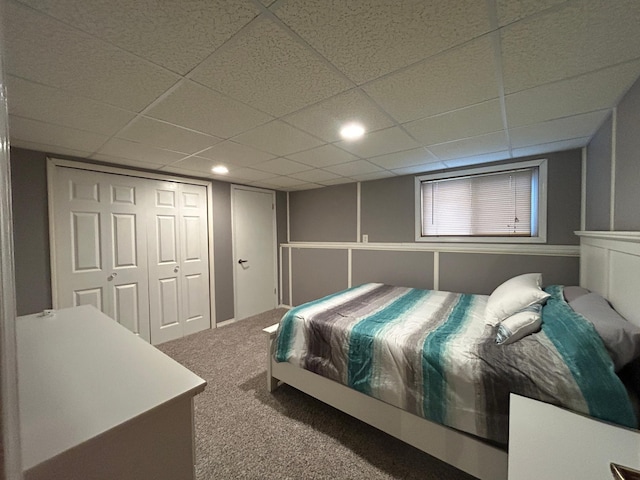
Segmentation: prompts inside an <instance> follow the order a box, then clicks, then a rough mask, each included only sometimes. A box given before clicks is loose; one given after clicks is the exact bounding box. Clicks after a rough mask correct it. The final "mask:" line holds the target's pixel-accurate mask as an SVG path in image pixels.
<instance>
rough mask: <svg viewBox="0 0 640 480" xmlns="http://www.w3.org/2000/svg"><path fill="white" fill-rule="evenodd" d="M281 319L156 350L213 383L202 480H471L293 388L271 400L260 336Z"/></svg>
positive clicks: (259, 319)
mask: <svg viewBox="0 0 640 480" xmlns="http://www.w3.org/2000/svg"><path fill="white" fill-rule="evenodd" d="M284 312H285V310H283V309H279V310H273V311H271V312H266V313H263V314H261V315H256V316H255V317H251V318H249V319H246V320H242V321H239V322H236V323H233V324H230V325H227V326H224V327H220V328H217V329H213V330H206V331H204V332H201V333H197V334H194V335H190V336H188V337H185V338H182V339H179V340H175V341H172V342H168V343H165V344H162V345H160V346H159V348H160V350H162V351H163V352H165V353H166V354H167V355H169V356H171V357H172V358H174V359H175V360H176V361H178V362H180V363H181V364H182V365H184V366H185V367H187V368H189V369H190V370H192V371H193V372H195V373H196V374H197V375H199V376H201V377H202V378H204V379H205V380H206V381H207V383H208V385H207V387H206V389H205V391H204V392H203V393H201V394H199V395H198V396H197V397H196V398H195V425H196V428H195V430H196V477H197V479H198V480H214V479H216V480H217V479H295V480H299V479H332V480H336V479H354V480H355V479H367V480H373V479H416V480H417V479H427V480H431V479H434V480H435V479H443V480H471V479H473V477H471V476H469V475H467V474H465V473H463V472H461V471H459V470H457V469H455V468H453V467H451V466H449V465H447V464H445V463H443V462H441V461H439V460H437V459H435V458H433V457H430V456H429V455H426V454H425V453H423V452H420V451H419V450H417V449H415V448H413V447H411V446H409V445H407V444H405V443H403V442H400V441H399V440H396V439H395V438H393V437H391V436H389V435H387V434H385V433H383V432H381V431H379V430H377V429H375V428H373V427H370V426H369V425H366V424H364V423H362V422H360V421H359V420H356V419H354V418H352V417H350V416H348V415H346V414H344V413H342V412H340V411H338V410H336V409H334V408H332V407H330V406H328V405H326V404H324V403H322V402H320V401H318V400H316V399H314V398H311V397H309V396H307V395H305V394H303V393H301V392H299V391H298V390H295V389H294V388H292V387H289V386H288V385H282V386H280V387H279V388H278V389H277V390H276V391H275V392H273V393H269V392H267V390H266V338H265V337H264V334H263V333H262V332H261V329H262V328H264V327H266V326H269V325H272V324H274V323H276V322H277V321H278V320H279V319H280V317H281V316H282V315H283V313H284Z"/></svg>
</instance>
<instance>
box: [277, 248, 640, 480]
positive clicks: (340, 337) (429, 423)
mask: <svg viewBox="0 0 640 480" xmlns="http://www.w3.org/2000/svg"><path fill="white" fill-rule="evenodd" d="M584 243H585V246H583V249H585V252H587V253H583V262H587V263H586V264H583V265H582V267H581V269H582V273H583V280H584V284H585V285H587V284H588V285H589V286H591V287H592V289H593V290H594V292H591V291H589V290H583V292H580V293H581V295H579V296H581V297H582V300H580V299H578V298H575V299H567V298H566V297H565V289H564V288H563V287H562V286H553V285H552V286H547V287H546V288H545V289H544V290H543V289H541V288H539V283H540V278H539V277H537V276H535V275H533V274H530V275H523V276H521V277H528V278H527V281H526V282H525V283H526V284H527V285H526V286H527V288H528V290H527V288H525V289H524V290H523V289H522V288H521V287H522V285H520V284H521V283H522V282H523V280H522V278H520V277H516V278H515V279H512V280H510V281H509V282H505V283H506V284H507V285H510V286H509V288H503V286H501V287H499V288H498V289H496V291H494V293H493V294H492V295H491V296H486V295H464V294H458V293H454V292H438V291H428V290H417V289H411V288H404V287H396V286H389V285H381V284H365V285H361V286H356V287H353V288H351V289H348V290H346V291H343V292H338V293H336V294H333V295H330V296H328V297H325V298H323V299H319V300H316V301H314V302H310V303H308V304H305V305H301V306H298V307H296V308H294V309H292V310H290V311H289V312H288V313H287V314H286V315H285V316H284V317H283V319H282V321H281V322H280V324H279V327H278V326H273V327H271V328H269V329H267V332H268V333H269V353H270V354H269V361H268V387H269V389H273V388H275V387H276V386H277V384H278V381H282V382H284V383H287V384H290V385H291V386H294V387H295V388H298V389H300V390H302V391H304V392H306V393H308V394H310V395H312V396H314V397H316V398H319V399H320V400H322V401H324V402H326V403H329V404H331V405H333V406H335V407H337V408H339V409H341V410H343V411H345V412H347V413H349V414H351V415H353V416H355V417H357V418H360V419H361V420H363V421H365V422H367V423H370V424H372V425H374V426H376V427H378V428H380V429H381V430H383V431H385V432H387V433H390V434H392V435H394V436H396V437H398V438H400V439H402V440H404V441H406V442H407V443H409V444H412V445H414V446H416V447H418V448H420V449H421V450H423V451H425V452H427V453H430V454H431V455H434V456H436V457H438V458H440V459H442V460H444V461H446V462H448V463H450V464H452V465H454V466H456V467H458V468H460V469H462V470H464V471H466V472H468V473H470V474H472V475H474V476H476V477H478V478H487V479H489V478H491V479H497V478H506V477H507V453H506V450H507V442H508V427H509V417H508V413H509V395H510V393H516V394H520V395H523V396H527V397H531V398H536V399H539V400H542V401H544V402H547V403H551V404H554V405H559V406H562V407H566V408H568V409H570V410H573V411H576V412H580V413H585V414H588V415H591V416H593V417H596V418H599V419H602V420H605V421H607V422H612V423H615V424H618V425H622V426H625V427H632V428H635V427H637V418H636V415H635V413H634V411H633V408H632V404H631V402H630V400H629V395H628V393H627V390H626V389H625V387H624V385H623V383H622V381H621V380H620V378H619V377H618V375H616V371H618V370H619V369H620V366H619V365H617V364H614V361H613V360H612V357H611V352H609V351H608V350H607V346H605V344H604V343H603V341H602V338H601V334H600V332H599V331H597V330H596V328H595V326H594V324H593V323H592V322H591V321H590V320H588V319H586V318H585V317H584V316H583V315H582V314H580V313H577V312H576V311H575V310H574V309H573V307H572V306H571V305H570V301H571V302H573V301H575V302H577V303H576V304H580V303H583V304H585V298H586V299H589V298H591V296H592V295H593V296H599V295H600V293H602V294H605V295H609V294H610V293H612V292H610V291H609V286H610V283H611V281H613V282H615V281H619V279H618V278H619V275H620V273H618V272H620V271H621V270H626V267H625V265H629V263H627V262H619V261H617V260H616V262H615V263H614V264H613V266H614V267H615V268H614V270H615V271H616V273H611V271H608V273H607V276H606V286H607V291H606V292H605V291H604V289H603V287H602V286H603V285H604V284H603V283H602V275H600V274H597V273H594V269H600V268H603V262H602V258H601V255H599V254H600V252H597V253H596V254H594V253H593V252H594V251H593V250H588V249H589V248H601V247H594V246H593V239H592V238H589V239H588V240H587V241H585V242H584ZM614 243H615V242H614ZM626 254H631V255H633V254H634V252H627V253H626ZM607 255H608V257H607V260H608V259H610V257H612V255H611V254H610V253H608V254H607ZM592 257H593V258H595V257H597V258H598V260H596V261H595V262H593V261H590V259H591V258H592ZM613 257H614V258H615V255H613ZM598 262H599V263H598ZM607 268H609V267H607ZM629 274H631V275H633V273H628V272H627V273H624V274H623V275H629ZM589 275H591V276H592V277H594V279H596V280H597V281H598V282H600V283H599V284H598V285H596V284H595V283H594V282H593V281H591V280H589V279H588V276H589ZM636 275H637V273H636ZM585 276H587V279H584V277H585ZM616 279H618V280H616ZM532 282H533V283H535V285H536V286H537V287H538V288H537V289H536V288H533V284H532ZM513 284H516V287H517V288H516V290H514V288H513ZM501 289H502V290H501ZM598 292H600V293H598ZM572 294H574V295H575V290H574V291H573V292H572ZM523 295H524V297H523ZM585 295H586V296H585ZM609 296H611V295H609ZM613 296H614V297H615V294H614V295H613ZM628 296H629V295H622V298H624V300H623V301H622V304H624V305H625V307H623V308H627V307H629V306H630V305H631V303H632V302H633V300H629V301H628V300H627V297H628ZM520 297H522V298H520ZM600 298H603V299H604V297H600ZM514 299H517V301H516V300H514ZM569 300H570V301H569ZM625 302H626V303H625ZM629 302H631V303H629ZM607 305H608V304H607ZM523 307H526V308H523ZM532 307H539V308H537V309H536V308H533V310H532ZM582 308H583V310H584V309H585V308H586V310H587V313H588V312H590V311H591V310H593V308H594V307H593V306H592V304H590V303H588V302H586V305H582ZM583 313H584V312H583ZM536 314H537V317H536ZM514 318H515V319H516V321H514ZM535 318H537V319H538V322H537V324H536V322H532V319H535ZM627 323H628V322H627ZM506 325H508V326H509V327H511V328H506V327H505V326H506ZM276 330H277V336H276ZM505 330H506V332H507V333H508V334H511V338H509V336H508V335H507V337H506V341H505V337H504V336H503V337H500V335H499V334H500V333H502V334H504V333H505ZM636 333H637V332H636ZM632 336H633V332H632ZM383 338H384V339H385V340H384V341H383V340H382V339H383ZM496 339H499V340H502V341H505V342H504V344H501V345H498V344H497V343H496ZM635 339H636V340H640V335H638V336H637V337H635ZM616 348H617V347H616ZM634 348H635V347H633V346H632V347H631V350H633V349H634ZM637 353H638V354H640V352H637ZM631 354H634V352H631ZM625 358H626V357H625ZM621 361H626V362H628V359H627V360H621Z"/></svg>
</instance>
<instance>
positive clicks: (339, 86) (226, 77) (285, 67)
mask: <svg viewBox="0 0 640 480" xmlns="http://www.w3.org/2000/svg"><path fill="white" fill-rule="evenodd" d="M192 78H193V80H195V81H197V82H200V83H202V84H203V85H207V86H208V87H211V88H213V89H215V90H217V91H220V92H223V93H225V94H227V95H229V96H231V97H233V98H236V99H238V100H242V101H243V102H246V103H248V104H250V105H253V106H254V107H256V108H258V109H260V110H263V111H265V112H269V113H270V114H272V115H275V116H278V117H279V116H282V115H285V114H287V113H291V112H294V111H296V110H299V109H301V108H303V107H305V106H307V105H310V104H312V103H315V102H317V101H319V100H323V99H325V98H328V97H330V96H332V95H335V94H337V93H339V92H342V91H344V90H346V89H348V88H350V87H351V86H352V84H351V82H349V81H348V80H347V79H346V78H344V77H343V76H342V75H340V74H339V73H337V72H336V71H335V70H334V69H333V68H331V67H330V66H329V65H328V64H327V63H326V62H325V61H324V60H323V59H321V58H320V57H319V56H318V55H316V54H315V53H314V52H313V51H311V50H309V49H308V48H305V46H304V45H303V44H302V43H301V42H299V41H298V40H297V39H295V38H294V37H293V36H291V35H290V34H289V33H288V32H287V31H285V30H284V29H282V28H281V27H280V26H279V25H278V24H276V23H275V22H273V21H272V20H271V19H270V18H268V17H260V18H259V19H258V20H256V21H255V22H253V23H252V24H251V26H250V27H248V28H246V29H244V30H243V31H242V32H240V33H239V34H238V35H236V36H235V37H234V38H233V39H232V40H230V41H229V42H227V44H225V45H224V47H223V48H221V49H219V50H218V51H216V52H215V53H214V54H213V55H212V56H211V57H209V58H208V59H207V60H206V61H204V62H203V63H202V64H201V65H200V66H198V67H197V68H196V69H195V70H194V72H193V75H192Z"/></svg>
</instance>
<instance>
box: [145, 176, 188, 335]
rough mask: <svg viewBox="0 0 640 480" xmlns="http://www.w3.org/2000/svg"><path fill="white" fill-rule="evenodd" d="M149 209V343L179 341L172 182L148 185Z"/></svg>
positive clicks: (176, 208) (176, 222)
mask: <svg viewBox="0 0 640 480" xmlns="http://www.w3.org/2000/svg"><path fill="white" fill-rule="evenodd" d="M149 188H150V192H149V197H150V198H151V199H152V202H153V204H152V206H151V208H150V209H149V212H148V215H149V219H148V225H149V228H148V236H149V242H148V252H149V300H150V326H151V343H153V344H154V345H157V344H159V343H162V342H166V341H169V340H173V339H176V338H180V337H182V336H183V335H184V329H183V326H182V324H181V322H180V312H181V310H182V295H183V293H182V285H181V281H180V275H181V272H180V262H179V260H180V259H179V245H180V243H181V240H182V239H181V237H180V225H179V215H180V212H179V206H178V203H177V195H176V193H177V192H176V189H177V188H179V184H177V183H173V182H162V181H150V182H149Z"/></svg>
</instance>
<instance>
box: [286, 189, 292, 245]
mask: <svg viewBox="0 0 640 480" xmlns="http://www.w3.org/2000/svg"><path fill="white" fill-rule="evenodd" d="M289 193H291V192H287V243H288V242H290V241H291V214H290V211H289V205H290V204H291V202H289Z"/></svg>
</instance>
